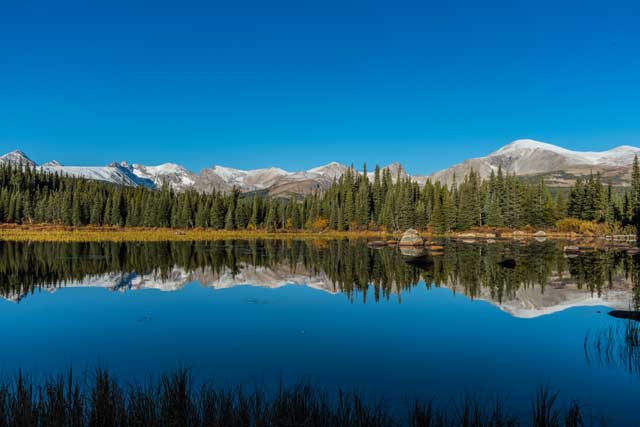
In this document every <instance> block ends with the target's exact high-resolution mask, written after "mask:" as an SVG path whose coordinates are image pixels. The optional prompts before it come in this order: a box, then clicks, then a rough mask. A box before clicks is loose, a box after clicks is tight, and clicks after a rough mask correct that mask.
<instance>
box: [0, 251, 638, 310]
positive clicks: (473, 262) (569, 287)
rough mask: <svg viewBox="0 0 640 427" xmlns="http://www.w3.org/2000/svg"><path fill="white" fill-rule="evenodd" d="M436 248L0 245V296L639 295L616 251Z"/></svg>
mask: <svg viewBox="0 0 640 427" xmlns="http://www.w3.org/2000/svg"><path fill="white" fill-rule="evenodd" d="M442 246H443V248H444V249H443V250H442V251H441V252H440V253H439V254H437V255H436V256H431V255H429V254H428V253H427V254H425V255H424V256H422V257H418V258H408V257H406V256H403V254H402V253H401V251H399V250H398V249H397V248H392V247H383V248H375V249H374V248H370V247H368V246H367V244H366V242H349V241H346V240H335V241H227V242H211V243H194V244H189V243H183V242H159V243H16V242H2V243H0V294H1V295H2V296H3V297H4V298H6V299H9V300H13V301H20V300H21V299H23V298H25V297H27V296H28V295H29V294H30V293H32V292H34V291H37V290H47V291H54V290H55V289H57V288H59V287H102V288H107V289H110V290H114V291H116V290H117V291H128V290H142V289H158V290H162V291H177V290H180V289H181V288H183V287H184V286H185V285H186V284H189V283H192V282H198V283H199V284H201V285H202V286H206V287H210V288H212V289H225V288H230V287H234V286H238V285H252V286H261V287H267V288H277V287H281V286H285V285H301V286H307V287H310V288H314V289H318V290H322V291H326V292H331V293H341V294H344V295H345V296H346V297H347V298H349V299H350V300H354V299H355V298H363V299H365V300H366V298H367V295H369V298H371V295H373V298H374V300H375V302H378V301H380V300H384V299H389V298H400V297H401V296H400V291H402V290H404V289H408V288H411V287H413V286H416V285H417V284H418V283H419V282H424V283H425V284H426V285H427V286H428V287H431V286H435V287H446V288H449V289H451V290H453V291H454V292H456V293H462V294H464V295H466V296H468V297H470V298H472V299H480V300H486V301H489V302H491V303H492V304H494V305H496V306H497V307H499V308H500V309H501V310H504V311H505V312H508V313H510V314H511V315H513V316H516V317H524V318H530V317H536V316H540V315H544V314H549V313H553V312H557V311H561V310H564V309H566V308H569V307H574V306H600V305H602V306H607V307H611V308H614V309H619V310H628V309H629V308H633V307H637V303H638V301H639V298H638V294H639V292H638V286H635V285H636V284H637V283H638V280H637V277H638V270H639V269H638V263H637V261H636V260H635V259H634V258H633V257H631V256H628V255H627V254H626V253H624V252H621V251H594V252H588V253H582V254H580V255H579V256H577V257H572V258H567V257H565V256H564V253H563V251H562V244H561V243H558V242H533V243H529V244H522V243H518V242H506V243H496V244H490V245H486V244H485V245H479V244H478V245H471V244H460V243H455V242H447V241H445V242H442ZM370 286H372V287H373V292H372V293H368V292H366V290H367V289H368V288H369V287H370ZM365 302H366V301H365Z"/></svg>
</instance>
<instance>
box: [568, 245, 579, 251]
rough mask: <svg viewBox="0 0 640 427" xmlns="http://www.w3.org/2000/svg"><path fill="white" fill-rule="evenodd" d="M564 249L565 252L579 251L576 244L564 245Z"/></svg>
mask: <svg viewBox="0 0 640 427" xmlns="http://www.w3.org/2000/svg"><path fill="white" fill-rule="evenodd" d="M564 251H565V252H580V248H579V247H577V246H565V247H564Z"/></svg>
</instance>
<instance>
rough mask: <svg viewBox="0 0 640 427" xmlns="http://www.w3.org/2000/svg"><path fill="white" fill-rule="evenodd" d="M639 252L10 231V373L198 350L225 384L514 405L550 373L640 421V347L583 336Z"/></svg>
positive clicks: (629, 287) (566, 392)
mask: <svg viewBox="0 0 640 427" xmlns="http://www.w3.org/2000/svg"><path fill="white" fill-rule="evenodd" d="M636 264H637V261H636V260H634V259H633V258H632V257H630V256H628V255H626V254H625V253H624V252H614V251H607V252H604V251H596V252H590V253H584V254H581V255H579V256H577V257H573V258H567V257H565V256H564V254H563V252H562V245H561V244H559V243H554V242H544V243H530V244H526V245H525V244H519V243H517V242H509V243H497V244H492V245H487V244H475V245H472V244H464V245H461V244H456V243H453V242H444V250H443V251H442V252H441V253H437V254H435V256H431V255H428V256H425V257H421V258H409V257H406V256H403V255H402V253H401V252H400V251H399V250H398V249H397V248H382V249H372V248H369V247H367V245H366V244H365V243H362V242H361V243H349V242H346V241H331V242H299V241H287V242H283V241H269V242H214V243H195V244H186V243H153V244H149V243H144V244H143V243H126V244H125V243H99V244H98V243H91V244H89V243H87V244H52V243H49V244H45V243H31V244H26V243H0V292H1V294H2V296H3V299H2V300H0V334H1V336H2V351H1V352H0V375H3V376H5V377H9V376H11V375H13V374H15V373H16V372H17V371H18V370H20V369H22V370H23V371H26V372H28V373H30V375H31V376H32V377H33V378H34V379H38V378H41V377H45V376H47V375H49V374H52V373H59V372H61V371H64V370H65V369H66V368H68V367H70V366H73V367H74V369H75V370H90V369H93V368H95V367H96V366H104V367H107V368H108V369H109V370H111V371H113V372H114V373H116V374H118V375H119V376H121V377H122V378H125V379H126V380H127V381H145V380H147V379H149V378H150V377H152V376H157V375H158V374H159V373H162V372H164V371H167V370H170V369H173V368H177V367H189V368H191V370H192V372H193V374H194V376H195V377H196V379H211V378H213V379H214V380H215V381H216V383H217V384H220V385H237V384H243V385H246V386H249V387H252V386H254V385H257V386H260V387H266V388H274V387H277V385H278V384H279V383H280V382H281V381H282V382H284V383H295V382H298V381H300V380H304V381H307V380H308V381H310V382H311V383H313V384H314V385H318V386H320V387H321V388H323V389H325V390H327V391H336V390H337V389H338V388H342V389H349V390H350V389H353V388H357V390H359V391H361V392H363V393H366V394H368V395H370V396H373V397H383V398H385V399H386V401H387V403H388V405H389V406H390V407H391V408H405V407H406V404H407V402H409V401H412V400H413V399H414V398H416V397H419V398H423V399H432V398H436V399H437V400H439V401H444V402H447V401H449V400H451V399H458V398H460V397H464V396H465V395H466V394H470V395H473V396H478V397H481V398H482V399H484V400H486V401H489V400H493V399H496V398H503V399H506V401H507V403H508V404H509V407H510V408H511V409H512V411H513V412H515V413H516V414H527V413H528V411H529V409H530V406H529V405H530V404H529V398H531V397H532V395H533V394H534V392H535V391H536V388H537V387H539V386H541V385H548V386H550V387H552V388H553V389H554V390H555V391H558V392H559V393H560V400H561V401H562V402H567V403H568V402H569V401H571V400H573V399H576V400H578V401H579V402H581V403H582V404H583V405H585V412H586V413H588V414H595V415H597V416H603V417H604V418H606V419H607V421H608V422H609V425H631V424H633V423H634V422H635V421H636V417H635V412H636V411H637V409H636V408H637V402H638V400H637V399H638V396H640V374H639V373H638V370H637V366H640V364H637V365H636V364H634V363H635V362H633V361H632V362H631V363H628V362H629V361H628V360H618V359H619V358H618V359H617V358H616V355H617V353H616V352H613V353H612V354H609V358H607V357H603V355H602V354H598V352H596V351H593V349H590V346H589V345H586V346H585V337H593V336H597V335H598V333H600V332H601V331H606V330H608V329H609V328H615V330H619V328H621V327H622V325H624V324H625V322H626V321H625V320H620V319H615V318H613V317H611V316H609V315H608V312H609V311H610V309H611V308H614V309H620V310H628V309H629V308H630V307H631V306H632V305H634V301H637V300H638V298H637V295H638V293H639V292H638V287H637V286H636V287H634V283H637V282H636V281H634V280H633V279H632V278H633V277H636V276H637V274H636V271H637V270H639V269H638V268H637V267H636ZM637 355H638V353H637V352H634V353H633V356H634V357H636V356H637ZM612 356H613V357H612Z"/></svg>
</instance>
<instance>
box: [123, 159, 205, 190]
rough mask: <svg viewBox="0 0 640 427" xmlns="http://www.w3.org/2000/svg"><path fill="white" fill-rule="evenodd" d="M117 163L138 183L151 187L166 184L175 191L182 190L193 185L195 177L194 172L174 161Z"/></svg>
mask: <svg viewBox="0 0 640 427" xmlns="http://www.w3.org/2000/svg"><path fill="white" fill-rule="evenodd" d="M118 165H119V167H120V168H122V169H125V170H127V171H129V173H131V174H132V175H133V176H135V177H136V179H137V181H138V182H139V184H142V185H145V186H147V187H151V188H160V187H162V185H168V186H170V187H171V188H173V189H174V190H176V191H183V190H187V189H189V188H191V187H193V185H194V184H195V183H196V179H197V176H196V174H194V173H193V172H191V171H189V170H187V169H186V168H185V167H183V166H180V165H176V164H175V163H164V164H162V165H158V166H145V165H141V164H138V163H134V164H133V165H129V164H128V163H127V162H120V163H119V164H118Z"/></svg>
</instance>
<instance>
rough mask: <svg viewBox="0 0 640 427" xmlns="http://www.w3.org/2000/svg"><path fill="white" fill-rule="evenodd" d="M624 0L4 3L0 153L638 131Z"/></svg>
mask: <svg viewBox="0 0 640 427" xmlns="http://www.w3.org/2000/svg"><path fill="white" fill-rule="evenodd" d="M638 22H640V6H638V2H628V3H623V2H617V1H606V2H602V1H597V2H596V1H553V2H551V1H530V0H527V1H505V2H494V1H477V0H472V1H467V0H460V1H455V2H453V1H452V2H446V1H437V2H430V1H416V2H404V1H384V2H383V1H376V0H368V1H362V2H353V1H348V0H341V1H336V2H333V1H321V2H320V1H318V2H311V1H301V0H296V1H284V2H281V1H256V2H247V1H237V2H219V3H218V2H215V1H208V2H202V3H198V2H191V1H187V0H181V1H175V2H164V1H162V0H156V1H153V2H151V1H150V2H144V3H143V2H136V1H131V0H129V1H124V2H118V1H109V2H100V5H98V2H87V1H84V0H83V1H78V2H66V1H41V2H40V1H27V0H23V1H12V2H4V3H3V5H2V12H1V13H0V151H2V152H5V151H9V150H12V149H15V148H20V149H22V150H24V151H25V152H27V154H29V155H30V156H31V157H32V158H33V159H34V160H36V161H38V162H44V161H47V160H50V159H54V158H55V159H57V160H59V161H61V162H63V163H65V164H84V165H89V164H106V163H108V162H111V161H113V160H123V159H126V160H129V161H137V162H142V163H147V164H156V163H160V162H165V161H174V162H177V163H181V164H184V165H185V166H187V167H189V168H191V169H194V170H199V169H200V168H202V167H206V166H210V165H213V164H223V165H228V166H234V167H239V168H252V167H261V166H269V165H276V166H281V167H284V168H288V169H304V168H308V167H312V166H316V165H319V164H322V163H327V162H329V161H333V160H335V161H340V162H344V163H355V164H357V165H359V164H361V163H362V162H365V161H366V162H367V163H368V164H369V165H373V164H375V163H380V164H386V163H388V162H391V161H400V162H402V163H403V164H405V165H406V167H407V168H408V170H409V171H410V172H413V173H428V172H432V171H434V170H436V169H439V168H442V167H446V166H448V165H450V164H452V163H454V162H458V161H460V160H462V159H464V158H467V157H470V156H479V155H483V154H486V153H488V152H490V151H493V150H494V149H496V148H498V147H500V146H502V145H504V144H506V143H508V142H510V141H512V140H514V139H518V138H524V137H527V138H535V139H539V140H543V141H546V142H551V143H555V144H558V145H563V146H565V147H567V148H572V149H594V150H597V149H607V148H610V147H613V146H615V145H621V144H629V145H640V25H639V24H638Z"/></svg>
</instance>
